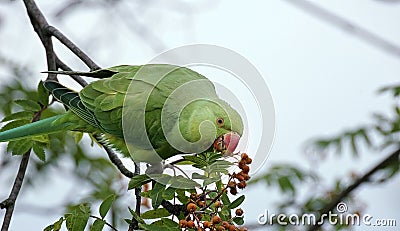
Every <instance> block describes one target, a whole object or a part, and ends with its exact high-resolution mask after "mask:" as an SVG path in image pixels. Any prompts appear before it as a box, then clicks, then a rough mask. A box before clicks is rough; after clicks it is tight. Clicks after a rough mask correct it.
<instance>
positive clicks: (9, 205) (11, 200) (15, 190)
mask: <svg viewBox="0 0 400 231" xmlns="http://www.w3.org/2000/svg"><path fill="white" fill-rule="evenodd" d="M30 153H31V150H30V149H29V151H27V152H26V153H25V154H24V155H23V156H22V159H21V163H20V165H19V169H18V173H17V176H16V177H15V180H14V185H13V187H12V189H11V193H10V195H9V196H8V198H7V199H6V200H4V201H3V202H1V203H0V208H1V209H6V214H5V215H4V219H3V225H2V226H1V231H7V230H8V228H9V226H10V222H11V217H12V214H13V212H14V205H15V202H16V200H17V197H18V194H19V192H20V190H21V186H22V182H23V181H24V177H25V172H26V168H27V166H28V162H29V156H30Z"/></svg>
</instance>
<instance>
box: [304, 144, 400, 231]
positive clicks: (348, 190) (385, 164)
mask: <svg viewBox="0 0 400 231" xmlns="http://www.w3.org/2000/svg"><path fill="white" fill-rule="evenodd" d="M399 156H400V149H399V150H396V151H395V152H393V153H392V154H390V155H389V156H388V157H386V158H385V159H384V160H383V161H381V162H380V163H379V164H377V165H376V166H375V167H373V168H372V169H370V170H369V171H368V172H367V173H365V174H364V175H363V176H362V177H360V178H358V179H357V180H356V181H354V183H353V184H351V185H350V186H348V187H347V188H346V189H345V190H343V191H342V192H341V193H340V194H339V195H337V196H336V197H335V198H334V199H333V200H332V201H331V202H329V204H327V205H326V206H325V207H324V208H322V209H321V210H320V212H319V214H320V215H319V217H318V218H317V219H316V221H320V220H321V216H322V214H327V213H329V211H332V210H333V209H334V208H336V205H337V204H338V203H339V202H341V201H342V200H343V199H344V198H346V197H347V196H349V194H350V193H351V192H352V191H354V190H355V189H356V188H358V187H359V186H360V185H361V184H363V183H366V182H368V181H369V180H370V179H371V176H372V175H374V174H375V173H376V172H377V171H379V170H382V169H384V168H386V167H388V166H389V165H391V164H393V163H397V164H399ZM319 223H322V222H317V223H316V224H315V225H313V226H311V227H310V228H309V229H308V231H315V230H318V228H319V227H320V226H321V224H319Z"/></svg>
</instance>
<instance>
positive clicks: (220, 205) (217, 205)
mask: <svg viewBox="0 0 400 231" xmlns="http://www.w3.org/2000/svg"><path fill="white" fill-rule="evenodd" d="M214 207H215V208H221V207H222V203H221V201H216V202H214Z"/></svg>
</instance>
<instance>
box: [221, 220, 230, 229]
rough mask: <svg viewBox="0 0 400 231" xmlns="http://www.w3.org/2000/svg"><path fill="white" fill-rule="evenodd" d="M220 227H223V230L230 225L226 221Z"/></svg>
mask: <svg viewBox="0 0 400 231" xmlns="http://www.w3.org/2000/svg"><path fill="white" fill-rule="evenodd" d="M222 226H224V228H225V229H229V226H230V224H229V223H228V222H227V221H224V222H222Z"/></svg>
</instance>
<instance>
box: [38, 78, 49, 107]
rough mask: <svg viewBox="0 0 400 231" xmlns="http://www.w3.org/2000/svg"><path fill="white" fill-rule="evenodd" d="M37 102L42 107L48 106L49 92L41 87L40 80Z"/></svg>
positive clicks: (41, 82)
mask: <svg viewBox="0 0 400 231" xmlns="http://www.w3.org/2000/svg"><path fill="white" fill-rule="evenodd" d="M37 93H38V100H39V102H40V103H41V104H42V105H43V106H47V105H48V104H49V91H47V89H46V88H45V87H44V86H43V81H42V80H40V82H39V84H38V87H37Z"/></svg>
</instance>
